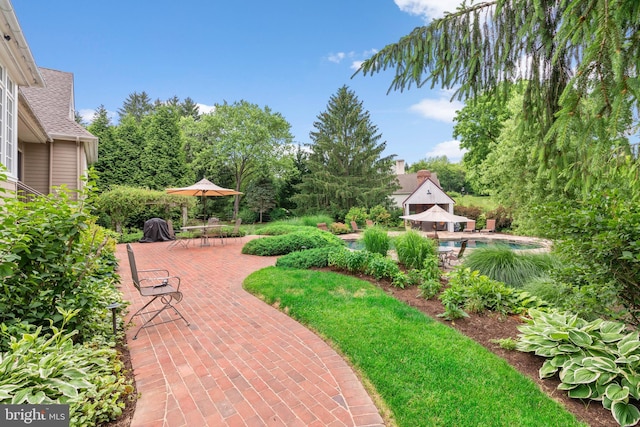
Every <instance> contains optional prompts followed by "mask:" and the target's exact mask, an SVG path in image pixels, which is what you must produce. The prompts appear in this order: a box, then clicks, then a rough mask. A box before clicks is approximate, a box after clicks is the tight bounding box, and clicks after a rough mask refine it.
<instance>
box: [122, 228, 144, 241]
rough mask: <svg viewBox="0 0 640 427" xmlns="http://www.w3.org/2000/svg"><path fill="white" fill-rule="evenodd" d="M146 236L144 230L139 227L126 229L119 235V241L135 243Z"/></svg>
mask: <svg viewBox="0 0 640 427" xmlns="http://www.w3.org/2000/svg"><path fill="white" fill-rule="evenodd" d="M143 236H144V232H143V231H142V230H138V229H135V228H134V229H131V230H129V229H124V230H122V233H121V234H120V235H119V236H118V243H133V242H137V241H139V240H140V239H142V237H143Z"/></svg>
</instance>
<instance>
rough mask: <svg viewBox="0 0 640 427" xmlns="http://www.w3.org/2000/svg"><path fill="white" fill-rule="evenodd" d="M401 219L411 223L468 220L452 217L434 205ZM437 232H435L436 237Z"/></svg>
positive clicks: (457, 216) (466, 219)
mask: <svg viewBox="0 0 640 427" xmlns="http://www.w3.org/2000/svg"><path fill="white" fill-rule="evenodd" d="M400 218H402V219H408V220H411V221H418V222H467V221H469V218H467V217H466V216H460V215H454V214H451V213H449V212H447V211H445V210H444V209H442V208H441V207H440V206H438V205H435V206H433V207H431V208H429V209H427V210H426V211H424V212H420V213H417V214H413V215H404V216H401V217H400ZM437 235H438V232H437V231H436V236H437Z"/></svg>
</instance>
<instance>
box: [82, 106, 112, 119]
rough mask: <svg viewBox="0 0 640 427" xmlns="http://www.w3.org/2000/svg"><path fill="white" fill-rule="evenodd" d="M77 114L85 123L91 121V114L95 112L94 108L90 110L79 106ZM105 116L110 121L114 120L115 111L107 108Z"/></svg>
mask: <svg viewBox="0 0 640 427" xmlns="http://www.w3.org/2000/svg"><path fill="white" fill-rule="evenodd" d="M78 114H79V115H80V117H82V120H83V121H84V122H85V123H91V122H93V116H94V115H95V114H96V110H91V109H89V108H81V109H79V110H78ZM107 117H109V119H110V120H111V123H114V122H115V119H116V112H115V111H109V110H107Z"/></svg>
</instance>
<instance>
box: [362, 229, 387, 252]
mask: <svg viewBox="0 0 640 427" xmlns="http://www.w3.org/2000/svg"><path fill="white" fill-rule="evenodd" d="M362 241H363V243H364V247H365V249H366V250H367V251H369V252H373V253H378V254H380V255H382V256H387V252H389V247H390V246H391V238H390V237H389V236H388V235H387V232H386V231H384V230H383V229H382V228H380V227H368V228H366V229H365V230H364V233H363V234H362Z"/></svg>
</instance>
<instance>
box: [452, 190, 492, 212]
mask: <svg viewBox="0 0 640 427" xmlns="http://www.w3.org/2000/svg"><path fill="white" fill-rule="evenodd" d="M454 200H455V202H456V204H457V205H461V206H477V207H479V208H481V209H482V210H483V211H485V212H487V211H492V210H494V209H496V208H497V207H498V203H496V202H495V200H494V199H493V198H492V197H489V196H471V195H468V194H467V195H464V196H458V197H454Z"/></svg>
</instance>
